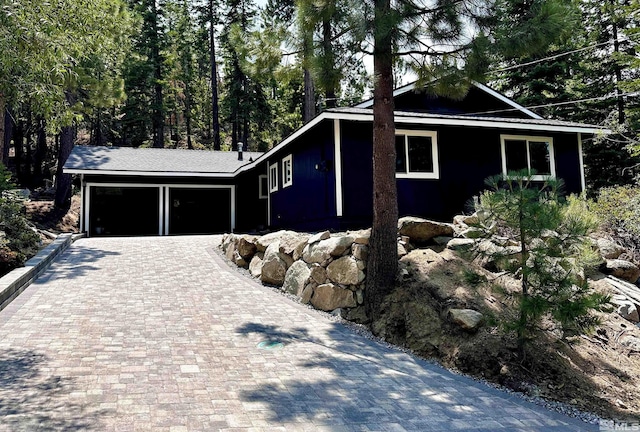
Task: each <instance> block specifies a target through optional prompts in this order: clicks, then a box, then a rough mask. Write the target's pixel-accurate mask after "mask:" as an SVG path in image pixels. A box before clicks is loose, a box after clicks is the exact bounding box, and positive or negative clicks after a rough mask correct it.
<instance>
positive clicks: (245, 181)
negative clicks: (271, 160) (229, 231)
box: [235, 163, 269, 232]
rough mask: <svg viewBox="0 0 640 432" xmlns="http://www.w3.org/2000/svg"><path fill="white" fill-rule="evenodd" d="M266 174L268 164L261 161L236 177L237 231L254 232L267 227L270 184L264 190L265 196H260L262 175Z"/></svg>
mask: <svg viewBox="0 0 640 432" xmlns="http://www.w3.org/2000/svg"><path fill="white" fill-rule="evenodd" d="M266 175H267V164H266V163H261V164H258V165H257V166H256V167H254V168H253V169H251V170H249V171H245V172H243V173H241V174H239V175H238V176H237V177H236V179H235V184H236V231H238V232H253V231H262V230H264V229H266V228H267V226H268V221H267V217H268V216H267V211H268V204H269V198H268V194H269V189H268V186H267V187H266V188H265V189H264V190H263V191H262V192H263V194H264V195H263V197H264V198H260V192H261V190H260V181H261V179H260V176H266Z"/></svg>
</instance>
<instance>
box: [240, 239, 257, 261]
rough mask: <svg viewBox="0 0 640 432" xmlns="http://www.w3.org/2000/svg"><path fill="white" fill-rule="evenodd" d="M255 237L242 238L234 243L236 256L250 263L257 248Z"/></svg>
mask: <svg viewBox="0 0 640 432" xmlns="http://www.w3.org/2000/svg"><path fill="white" fill-rule="evenodd" d="M256 240H257V239H256V237H253V236H242V237H240V238H239V239H238V241H237V242H236V249H237V250H238V254H239V255H240V256H241V257H242V258H243V259H244V260H245V261H251V258H252V257H253V255H254V254H255V253H256V251H257V250H258V248H257V247H256Z"/></svg>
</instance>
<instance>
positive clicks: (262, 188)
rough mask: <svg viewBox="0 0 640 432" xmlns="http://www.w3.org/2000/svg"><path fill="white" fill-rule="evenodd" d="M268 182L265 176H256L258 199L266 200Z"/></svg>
mask: <svg viewBox="0 0 640 432" xmlns="http://www.w3.org/2000/svg"><path fill="white" fill-rule="evenodd" d="M268 191H269V181H268V177H267V176H266V175H260V176H258V198H259V199H267V197H268V194H269V192H268Z"/></svg>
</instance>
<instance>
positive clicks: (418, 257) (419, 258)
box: [400, 249, 444, 263]
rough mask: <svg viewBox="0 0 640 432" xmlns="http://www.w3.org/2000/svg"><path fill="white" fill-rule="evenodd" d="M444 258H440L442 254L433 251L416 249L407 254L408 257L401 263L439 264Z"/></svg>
mask: <svg viewBox="0 0 640 432" xmlns="http://www.w3.org/2000/svg"><path fill="white" fill-rule="evenodd" d="M443 259H444V258H442V257H441V256H440V254H439V253H438V252H436V251H434V250H433V249H416V250H412V251H411V252H409V253H408V254H407V256H405V257H402V259H401V260H400V262H402V263H410V262H427V263H432V262H438V261H442V260H443Z"/></svg>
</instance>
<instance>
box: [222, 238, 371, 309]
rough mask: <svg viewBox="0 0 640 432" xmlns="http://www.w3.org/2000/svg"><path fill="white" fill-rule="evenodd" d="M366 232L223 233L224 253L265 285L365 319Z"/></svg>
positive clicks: (308, 302)
mask: <svg viewBox="0 0 640 432" xmlns="http://www.w3.org/2000/svg"><path fill="white" fill-rule="evenodd" d="M369 234H370V231H369V230H364V231H356V232H347V233H344V234H336V235H333V236H332V235H331V233H329V231H324V232H321V233H317V234H313V235H309V234H302V233H296V232H293V231H277V232H274V233H270V234H267V235H264V236H261V237H257V236H252V235H237V234H226V235H224V236H223V239H222V245H221V247H222V250H223V252H224V254H225V255H226V256H227V258H229V260H231V261H232V262H233V263H235V264H236V265H238V266H239V267H244V268H247V269H249V271H250V272H251V275H252V276H253V277H256V278H258V279H260V280H261V281H262V282H263V283H264V284H266V285H271V286H277V287H280V288H281V289H282V290H283V291H285V292H287V293H289V294H292V295H295V296H297V297H298V298H299V299H300V301H301V302H302V303H305V304H311V305H312V306H313V307H315V308H316V309H320V310H323V311H328V312H333V311H336V310H337V311H338V312H340V314H341V315H342V316H344V317H346V318H347V319H352V320H356V321H357V320H358V319H357V317H358V316H361V317H364V309H363V306H362V305H363V302H364V280H365V272H366V267H367V258H368V254H369V246H368V245H369Z"/></svg>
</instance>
